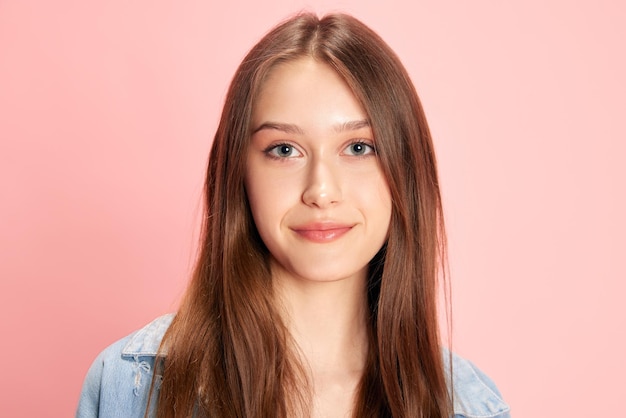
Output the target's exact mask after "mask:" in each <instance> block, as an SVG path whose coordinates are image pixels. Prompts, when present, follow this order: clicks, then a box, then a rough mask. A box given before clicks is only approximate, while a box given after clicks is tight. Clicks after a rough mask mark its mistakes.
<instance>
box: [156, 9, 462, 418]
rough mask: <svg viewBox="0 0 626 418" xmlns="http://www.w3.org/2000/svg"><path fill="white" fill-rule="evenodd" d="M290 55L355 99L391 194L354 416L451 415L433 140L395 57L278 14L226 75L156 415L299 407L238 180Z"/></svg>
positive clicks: (330, 28)
mask: <svg viewBox="0 0 626 418" xmlns="http://www.w3.org/2000/svg"><path fill="white" fill-rule="evenodd" d="M301 57H312V58H314V59H317V60H319V61H320V62H324V63H326V64H328V65H330V66H331V67H332V68H334V69H335V70H336V71H337V73H338V74H339V75H341V76H342V77H343V78H344V80H345V81H346V82H347V83H348V85H349V86H350V87H351V88H352V90H353V92H354V94H355V96H356V97H357V98H358V99H359V100H360V102H361V104H362V106H363V108H364V109H365V111H366V113H367V115H368V117H369V120H370V122H371V126H372V129H373V134H374V138H375V140H376V147H377V152H378V155H379V158H380V164H381V166H382V170H383V172H384V174H385V176H386V178H387V181H388V183H389V189H390V191H391V197H392V205H393V209H392V218H391V224H390V229H389V238H388V240H387V242H386V243H385V245H384V246H383V248H381V250H380V251H379V253H378V254H377V255H376V257H375V258H374V259H373V260H372V261H371V263H370V269H369V270H370V273H369V278H368V280H369V281H368V303H369V308H370V323H369V326H370V329H369V336H370V337H369V351H368V353H369V355H368V360H367V364H366V368H365V372H364V374H363V377H362V379H361V384H360V390H359V392H358V394H357V396H356V400H355V405H354V416H358V417H396V418H400V417H411V418H413V417H448V416H449V415H450V413H451V407H450V404H451V402H450V399H449V395H448V389H447V385H446V377H445V371H444V366H443V361H442V352H441V346H440V338H439V328H438V323H437V288H438V280H437V278H438V271H439V269H438V267H439V266H440V263H441V262H442V258H441V252H442V249H443V248H444V234H443V224H442V219H441V213H442V211H441V198H440V193H439V184H438V179H437V169H436V163H435V156H434V151H433V145H432V142H431V137H430V133H429V130H428V126H427V123H426V119H425V116H424V112H423V110H422V106H421V104H420V102H419V99H418V97H417V94H416V92H415V89H414V87H413V84H412V83H411V81H410V79H409V76H408V74H407V73H406V70H405V69H404V68H403V66H402V64H401V63H400V61H399V59H398V58H397V56H396V55H395V54H394V52H393V51H392V50H391V49H390V48H389V47H388V46H387V44H386V43H385V42H384V41H383V40H382V39H381V38H380V37H379V36H378V35H377V34H375V33H374V32H373V31H372V30H370V29H369V28H368V27H366V26H365V25H364V24H363V23H361V22H359V21H358V20H356V19H355V18H353V17H350V16H347V15H342V14H333V15H328V16H325V17H323V18H321V19H319V18H317V17H316V16H315V15H312V14H301V15H297V16H295V17H293V18H291V19H289V20H288V21H286V22H284V23H282V24H280V25H279V26H277V27H276V28H274V29H273V30H272V31H271V32H269V33H268V34H267V35H266V36H265V37H263V39H261V41H260V42H259V43H258V44H257V45H255V46H254V47H253V48H252V50H251V51H250V52H249V53H248V55H247V56H246V57H245V59H244V60H243V62H242V63H241V65H240V66H239V68H238V69H237V72H236V73H235V76H234V78H233V80H232V83H231V85H230V88H229V90H228V93H227V97H226V101H225V105H224V109H223V113H222V116H221V120H220V123H219V127H218V129H217V133H216V135H215V139H214V142H213V145H212V149H211V155H210V158H209V164H208V170H207V175H206V184H205V193H206V194H205V198H206V202H205V204H206V211H205V216H204V222H203V233H202V238H201V246H200V254H199V259H198V262H197V265H196V268H195V271H194V274H193V278H192V281H191V283H190V285H189V288H188V290H187V293H186V295H185V298H184V300H183V302H182V304H181V307H180V309H179V311H178V314H177V315H176V317H175V318H174V321H173V323H172V325H171V327H170V328H169V330H168V331H167V333H166V335H165V337H164V340H163V342H162V345H161V350H160V351H161V359H160V361H162V363H163V370H162V373H163V377H162V382H161V384H160V391H159V395H158V409H157V415H158V417H189V416H191V415H193V414H196V415H200V416H207V417H220V418H224V417H268V418H269V417H288V416H294V415H303V414H304V415H306V414H307V413H308V406H307V401H308V400H309V399H310V393H309V392H310V389H309V388H308V387H307V384H306V382H307V380H306V378H305V377H303V371H302V368H301V365H300V364H299V363H298V361H297V360H296V356H295V353H293V352H292V349H290V347H291V345H290V336H289V334H288V332H287V331H286V329H285V326H284V325H283V323H282V321H281V318H280V316H279V314H278V312H277V309H276V308H275V306H274V304H273V302H272V301H273V296H272V281H271V277H270V270H269V266H268V251H267V249H266V247H265V245H264V244H263V242H262V241H261V239H260V238H259V236H258V233H257V231H256V228H255V225H254V222H253V220H252V216H251V214H250V209H249V206H248V203H247V198H246V192H245V189H244V180H243V179H244V173H245V169H246V167H245V160H246V158H245V156H246V154H247V147H248V142H249V138H250V117H251V112H252V106H253V103H254V101H255V98H256V97H257V95H258V93H259V89H260V87H261V85H262V83H263V81H264V79H265V78H266V77H267V75H268V73H269V72H270V71H271V70H272V68H274V67H275V66H276V65H277V64H279V63H281V62H285V61H289V60H293V59H297V58H301ZM155 382H156V380H155ZM154 387H156V383H153V389H154Z"/></svg>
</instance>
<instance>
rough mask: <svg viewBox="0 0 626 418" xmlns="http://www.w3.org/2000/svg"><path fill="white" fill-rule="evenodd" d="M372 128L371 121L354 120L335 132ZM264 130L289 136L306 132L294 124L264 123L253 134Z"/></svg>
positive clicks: (342, 125)
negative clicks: (271, 130)
mask: <svg viewBox="0 0 626 418" xmlns="http://www.w3.org/2000/svg"><path fill="white" fill-rule="evenodd" d="M370 126H371V124H370V122H369V120H367V119H362V120H352V121H348V122H344V123H340V124H338V125H336V126H335V127H334V130H335V132H337V133H341V132H346V131H357V130H359V129H363V128H369V127H370ZM264 129H273V130H276V131H281V132H285V133H287V134H298V135H304V131H303V130H302V128H300V127H299V126H298V125H295V124H293V123H280V122H264V123H262V124H261V125H260V126H259V127H258V128H256V129H255V130H254V131H252V134H253V135H254V134H255V133H257V132H259V131H262V130H264Z"/></svg>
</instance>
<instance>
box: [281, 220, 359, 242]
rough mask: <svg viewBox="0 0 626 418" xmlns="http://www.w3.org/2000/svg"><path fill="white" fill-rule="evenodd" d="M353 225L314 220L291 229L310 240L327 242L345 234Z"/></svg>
mask: <svg viewBox="0 0 626 418" xmlns="http://www.w3.org/2000/svg"><path fill="white" fill-rule="evenodd" d="M353 226H354V225H348V224H340V223H335V222H314V223H309V224H305V225H298V226H295V227H292V228H291V229H292V230H293V231H294V232H295V233H296V234H298V236H300V237H301V238H304V239H306V240H308V241H311V242H316V243H327V242H332V241H335V240H337V239H339V238H341V237H342V236H343V235H345V234H346V233H347V232H348V231H350V230H351V229H352V227H353Z"/></svg>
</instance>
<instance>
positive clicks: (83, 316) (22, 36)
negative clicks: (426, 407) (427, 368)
mask: <svg viewBox="0 0 626 418" xmlns="http://www.w3.org/2000/svg"><path fill="white" fill-rule="evenodd" d="M511 3H512V2H501V1H486V0H483V1H473V2H462V1H457V2H451V1H441V0H427V1H426V0H424V1H408V0H407V1H387V2H373V1H370V0H365V1H364V0H353V1H352V0H344V1H334V2H333V1H314V0H311V1H309V2H299V1H287V0H268V1H263V2H255V1H240V0H232V1H226V2H222V4H220V5H216V4H215V2H209V1H205V2H201V1H185V2H173V1H162V0H151V1H145V0H138V1H132V2H128V1H120V0H115V1H113V0H111V1H100V2H82V1H69V0H57V1H54V2H47V1H26V0H22V1H17V0H14V1H11V0H0V199H1V200H0V280H1V282H0V310H1V312H0V318H1V319H0V321H1V322H0V325H1V335H2V344H1V346H0V347H1V348H0V350H1V356H0V370H2V373H0V415H2V416H7V417H33V416H41V417H44V416H45V417H62V416H71V415H72V414H73V411H74V408H75V405H76V402H77V399H78V394H79V391H80V386H81V383H82V379H83V376H84V374H85V372H86V370H87V368H88V367H89V365H90V363H91V361H92V360H93V358H94V357H95V356H96V355H97V353H98V352H99V351H100V350H101V349H103V348H104V347H105V346H106V345H108V344H110V343H111V342H113V341H114V340H116V339H118V338H120V337H122V336H123V335H125V334H127V333H129V332H130V331H132V330H134V329H136V328H138V327H140V326H141V325H143V324H144V323H146V322H147V321H149V320H150V319H152V318H153V317H155V316H157V315H160V314H162V313H164V312H168V311H173V310H175V309H176V304H177V301H178V299H179V297H180V295H181V293H182V291H183V289H184V286H185V283H186V280H187V277H188V275H189V271H190V268H191V265H192V262H193V258H194V248H195V247H194V246H195V234H196V225H197V221H198V214H199V211H200V208H201V205H200V203H199V202H200V193H201V188H202V177H203V171H204V165H205V161H206V158H207V152H208V149H209V145H210V142H211V138H212V135H213V132H214V129H215V126H216V121H217V118H218V115H219V109H220V106H221V103H222V100H223V96H224V92H225V89H226V86H227V84H228V81H229V79H230V77H231V75H232V73H233V71H234V69H235V67H236V65H237V64H238V62H239V60H240V59H241V58H242V56H243V55H244V53H245V52H246V51H247V49H248V48H249V47H250V46H251V45H252V44H253V43H254V42H255V41H256V40H257V39H258V38H259V37H260V36H261V35H262V34H263V33H264V32H265V31H267V30H268V29H269V28H270V27H271V26H273V25H274V24H275V23H276V22H278V21H279V20H281V19H282V18H284V17H286V16H288V15H289V14H291V13H293V12H295V11H298V10H300V9H303V8H306V9H309V10H314V11H318V12H325V11H329V10H336V9H338V10H343V11H347V12H351V13H353V14H354V15H356V16H357V17H359V18H361V19H362V20H364V21H365V22H367V23H368V24H369V25H370V26H372V27H373V28H374V29H376V30H377V31H378V32H379V33H380V34H381V35H382V36H383V38H385V39H386V40H387V41H388V42H389V43H390V44H391V45H392V47H393V48H394V49H395V50H396V51H397V52H398V54H399V55H400V57H401V58H402V60H403V61H404V63H405V64H406V66H407V68H408V69H409V71H410V73H411V74H412V76H413V78H414V81H415V83H416V85H417V88H418V91H419V93H420V95H421V98H422V100H423V102H424V105H425V107H426V110H427V113H428V116H429V118H430V123H431V127H432V131H433V134H434V137H435V141H436V146H437V151H438V157H439V161H440V167H441V175H442V183H443V189H444V195H445V204H446V212H447V224H448V231H449V239H450V264H451V272H452V285H453V289H454V305H453V307H454V315H455V317H454V330H455V331H454V344H455V349H456V350H457V351H458V352H460V353H461V354H463V355H465V356H467V357H469V358H471V359H472V360H474V361H475V362H476V363H477V364H478V365H480V366H481V367H482V368H483V369H484V370H485V371H486V372H487V373H489V374H490V375H491V376H492V377H493V378H494V379H495V380H496V381H497V382H498V385H499V387H500V389H501V390H502V392H503V394H504V396H505V398H506V399H507V400H508V402H509V403H510V404H511V406H512V408H513V415H514V416H515V417H533V418H541V417H556V416H562V417H592V416H593V417H599V416H616V415H617V414H619V413H620V412H619V411H622V410H623V408H622V407H621V405H622V403H623V402H622V401H621V399H622V397H623V389H624V383H623V375H624V373H626V364H625V356H624V353H625V352H626V342H625V339H626V338H625V337H626V335H625V328H626V327H625V325H626V324H625V322H626V321H624V319H625V315H624V307H623V306H624V303H623V301H622V298H623V296H624V291H625V287H624V279H626V265H625V262H624V258H625V257H624V249H625V242H624V241H625V240H624V236H625V234H626V225H625V221H624V217H623V214H624V213H626V204H625V198H624V190H626V188H625V185H624V179H625V178H626V170H625V168H624V163H623V159H624V156H625V151H626V150H625V148H624V141H625V139H626V128H625V126H624V123H623V114H624V110H625V109H626V99H625V98H626V87H625V82H624V74H626V63H625V60H624V57H625V55H624V40H625V39H626V30H625V27H626V26H625V25H624V21H626V20H625V17H626V13H625V10H624V7H623V6H620V5H618V2H617V1H610V0H600V1H591V0H586V1H578V2H571V1H565V0H548V1H544V0H529V1H524V2H521V1H520V2H514V4H511Z"/></svg>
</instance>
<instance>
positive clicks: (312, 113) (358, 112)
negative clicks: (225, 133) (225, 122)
mask: <svg viewBox="0 0 626 418" xmlns="http://www.w3.org/2000/svg"><path fill="white" fill-rule="evenodd" d="M363 119H367V116H366V112H365V111H364V109H363V106H362V105H361V103H360V102H359V100H358V99H357V97H356V96H355V95H354V93H353V92H352V90H351V89H350V87H349V86H348V84H347V83H346V82H345V81H344V79H343V78H342V77H341V76H340V75H339V74H338V73H337V72H336V71H335V70H334V69H333V68H332V67H330V66H329V65H328V64H326V63H324V62H322V61H319V60H316V59H314V58H310V57H306V58H299V59H296V60H292V61H287V62H283V63H280V64H278V65H276V66H275V67H274V68H272V69H271V70H270V72H269V74H268V75H267V77H266V78H265V80H264V82H263V84H262V85H261V87H260V89H259V93H258V95H257V98H256V100H255V102H254V104H253V107H252V125H253V126H258V125H259V124H262V123H265V122H267V121H277V122H287V123H294V124H300V123H302V124H305V125H306V124H307V123H315V122H316V121H317V122H322V120H325V121H332V122H333V123H335V124H336V123H345V122H349V121H350V120H363Z"/></svg>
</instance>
